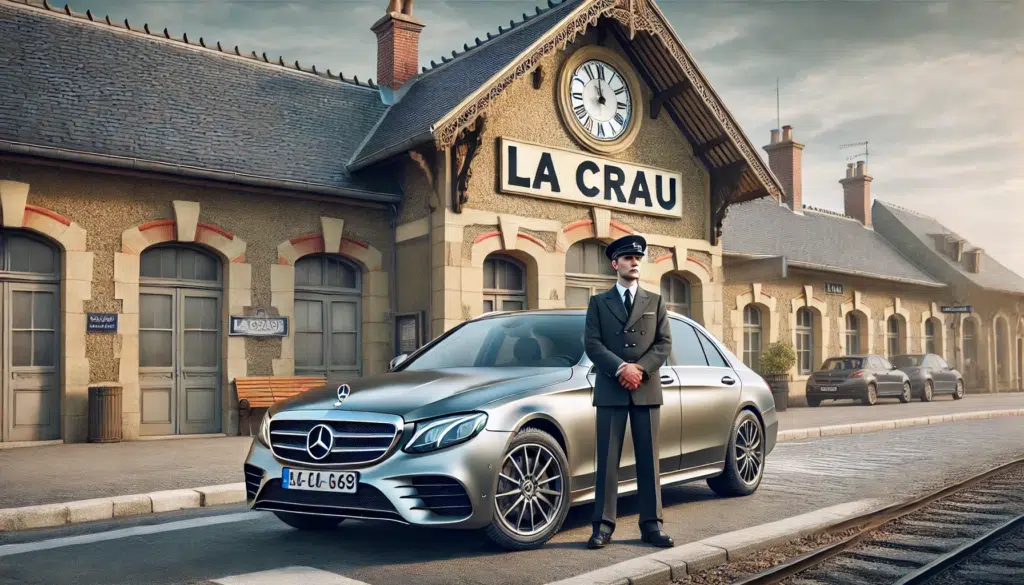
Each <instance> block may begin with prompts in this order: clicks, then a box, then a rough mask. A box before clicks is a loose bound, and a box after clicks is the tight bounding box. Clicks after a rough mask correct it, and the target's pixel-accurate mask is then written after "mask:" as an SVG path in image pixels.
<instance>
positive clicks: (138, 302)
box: [0, 0, 1024, 444]
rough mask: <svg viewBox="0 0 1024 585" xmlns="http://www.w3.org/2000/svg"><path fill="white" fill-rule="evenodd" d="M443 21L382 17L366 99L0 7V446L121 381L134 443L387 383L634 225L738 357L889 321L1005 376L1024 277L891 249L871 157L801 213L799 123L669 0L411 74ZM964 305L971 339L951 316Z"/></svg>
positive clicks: (564, 294) (65, 420)
mask: <svg viewBox="0 0 1024 585" xmlns="http://www.w3.org/2000/svg"><path fill="white" fill-rule="evenodd" d="M401 4H402V3H398V5H401ZM382 5H383V2H382ZM382 7H383V6H382ZM428 25H429V23H423V22H421V21H420V20H418V19H417V17H416V15H415V14H413V13H412V10H411V9H408V10H406V9H402V10H400V11H397V12H390V13H386V14H384V15H383V17H382V18H381V19H380V20H379V21H378V22H377V23H375V24H374V26H373V27H372V32H373V34H375V35H376V37H377V41H378V60H377V61H378V62H377V76H378V82H379V85H378V84H376V83H374V82H373V80H366V81H360V80H359V79H358V78H357V77H347V76H345V75H344V74H343V73H335V72H332V71H331V70H326V71H323V70H320V69H318V68H316V67H310V66H302V65H300V64H299V63H298V62H295V63H288V62H286V61H285V60H284V59H283V58H278V59H276V60H275V59H272V58H268V56H267V55H266V54H262V55H260V54H259V53H257V52H256V51H252V52H249V51H245V50H241V49H240V48H238V47H235V48H233V49H232V48H229V47H225V46H221V45H220V44H219V43H216V42H214V41H207V40H205V39H198V40H197V39H194V38H189V37H188V36H187V35H184V34H183V35H182V36H181V37H180V38H179V37H176V36H175V35H172V34H170V33H169V32H167V31H165V32H164V33H156V32H155V31H156V30H158V27H150V26H149V25H146V26H140V25H139V24H138V23H128V22H127V21H124V22H119V21H118V20H117V19H116V18H113V19H112V18H106V19H100V18H98V17H96V16H95V15H93V14H92V13H86V14H81V13H77V12H74V11H73V10H71V9H70V8H67V9H64V8H62V9H56V8H53V7H50V6H49V5H44V4H43V3H41V2H39V3H36V2H34V1H29V2H27V3H26V2H22V1H20V0H19V1H17V2H15V1H12V0H0V51H3V52H4V54H9V55H13V58H12V59H11V60H9V64H10V66H9V67H5V68H4V70H3V71H0V97H2V99H3V100H4V103H8V104H15V107H14V108H5V109H3V110H0V203H2V216H0V220H2V227H0V245H2V250H3V254H2V259H3V264H2V265H0V287H2V293H3V296H2V299H3V302H2V305H0V307H2V314H3V319H2V323H3V327H4V334H3V337H2V339H3V342H2V343H0V349H2V351H0V353H2V356H3V361H2V366H3V368H2V369H3V372H4V376H3V383H2V384H0V390H2V401H0V415H2V416H0V419H2V425H0V441H3V442H5V443H24V444H34V443H38V442H40V441H66V442H79V441H84V440H85V439H86V436H87V415H88V395H89V388H90V387H95V386H119V387H121V388H122V390H123V398H122V399H123V402H122V421H123V422H122V431H123V436H124V437H125V438H126V439H137V438H144V437H158V436H196V435H204V434H222V433H224V434H236V433H239V432H247V430H246V428H245V423H244V422H240V411H239V404H238V397H237V394H236V389H235V385H234V384H235V382H236V381H237V380H239V379H242V378H248V377H291V376H300V375H316V376H324V377H328V378H330V379H333V380H342V381H343V380H345V379H346V378H352V377H359V376H368V375H374V374H378V373H382V372H385V371H386V370H387V368H388V363H389V361H390V360H391V359H392V358H394V357H396V356H397V355H399V354H401V353H407V352H409V351H412V350H415V349H416V348H418V347H420V346H422V345H423V344H424V343H426V342H428V341H429V340H430V339H432V338H434V337H436V336H438V335H440V334H442V333H444V332H445V331H447V330H449V329H451V328H452V327H454V326H456V325H458V324H459V323H461V322H463V321H465V320H466V319H468V318H471V317H475V316H477V315H480V314H482V313H484V312H487V311H495V310H515V309H548V308H561V307H567V306H569V307H572V306H582V305H585V304H586V302H587V299H588V298H589V296H590V295H591V294H593V293H595V292H599V291H601V290H604V289H606V288H608V287H610V286H611V285H612V283H613V282H614V279H613V277H612V276H611V275H610V274H609V269H608V267H607V263H606V261H605V260H604V256H603V246H604V245H606V244H607V243H608V242H610V241H611V240H612V239H614V238H617V237H619V236H621V235H624V234H630V233H641V234H643V235H644V236H645V237H646V238H647V240H648V243H649V245H650V248H649V251H648V260H647V262H646V265H645V267H644V270H643V273H642V274H643V283H642V285H643V286H645V287H648V288H651V289H654V290H659V291H661V293H662V294H663V296H664V297H665V298H666V300H667V301H668V303H669V308H670V309H672V310H674V311H677V312H679V313H683V314H686V315H689V316H691V317H693V318H694V319H696V320H697V321H699V322H701V323H702V324H704V326H705V327H707V328H708V329H709V330H710V331H711V332H712V333H713V334H715V335H716V336H719V337H720V338H721V339H723V340H725V341H726V343H727V344H728V345H729V346H730V347H731V348H733V350H734V351H735V353H736V354H737V355H742V356H745V357H748V358H749V359H750V360H751V363H754V362H756V359H757V355H758V352H759V351H760V348H762V347H763V346H764V345H765V344H766V343H767V342H769V341H775V340H782V339H793V340H807V339H809V340H810V341H807V342H806V343H804V341H800V343H803V344H804V345H807V346H808V347H809V349H807V350H806V351H804V352H803V355H805V357H804V358H803V359H804V362H802V363H803V364H811V366H809V367H813V366H814V365H816V364H817V363H820V361H822V359H823V358H825V357H827V356H829V355H834V354H836V353H841V352H842V351H844V350H845V349H846V347H847V346H846V341H847V339H851V340H853V339H856V340H857V341H856V343H858V344H859V345H858V347H859V348H862V349H861V350H862V351H876V352H878V353H883V354H884V353H886V352H885V351H884V349H885V348H887V347H888V345H887V344H889V343H890V338H889V336H887V329H886V328H887V327H888V323H889V322H890V317H891V318H892V319H893V320H895V321H896V322H898V325H899V328H898V330H894V331H895V332H894V335H893V336H892V337H893V339H894V341H892V343H894V344H895V345H893V346H892V347H893V348H898V349H899V350H900V351H919V350H921V349H922V348H934V350H935V351H936V352H937V353H942V354H943V355H946V356H955V355H956V351H957V349H956V348H957V347H964V346H965V344H967V346H970V347H971V348H976V349H971V350H970V351H971V352H973V353H970V355H972V356H974V355H977V356H978V357H977V359H979V360H983V359H986V356H988V355H989V354H991V356H994V357H993V359H995V360H997V362H996V363H998V364H999V365H998V367H997V368H996V370H994V372H995V371H997V372H998V373H999V374H1000V375H1002V374H1008V375H1009V378H1006V376H1003V377H1002V378H1000V377H999V376H996V378H995V379H997V380H1000V381H1008V382H1012V381H1013V380H1018V381H1019V377H1020V376H1019V374H1017V373H1016V372H1018V371H1019V364H1020V357H1019V352H1020V349H1019V348H1020V339H1019V337H1020V335H1021V333H1022V332H1024V320H1022V319H1021V314H1020V309H1019V307H1018V306H1017V305H1016V303H1017V301H1018V299H1019V298H1020V294H1018V292H1015V291H1017V289H1016V288H1014V287H1015V286H1017V285H1016V284H1014V285H1012V286H1010V287H1009V288H1007V287H1006V286H1004V285H1005V283H1002V284H1000V285H998V286H995V287H994V288H993V286H988V288H985V287H986V286H987V285H984V284H983V283H981V281H980V280H979V278H981V276H976V277H974V278H972V277H971V276H969V274H974V275H982V274H987V272H984V271H992V270H994V269H995V267H996V266H997V265H996V263H995V262H994V261H992V260H991V259H989V258H984V260H983V261H982V264H981V265H980V266H981V267H982V272H974V273H971V272H970V271H969V270H967V272H966V273H965V272H964V271H963V270H958V269H955V268H950V270H951V271H953V272H956V273H957V274H956V275H955V274H952V272H949V271H947V272H949V273H947V272H942V271H941V270H940V269H939V268H937V267H934V266H932V265H929V264H928V261H927V260H922V261H920V262H918V261H916V260H915V261H910V260H907V259H906V258H905V257H903V256H902V255H901V254H899V253H897V252H896V251H895V248H894V247H893V245H892V244H891V243H890V240H889V239H887V238H890V237H905V238H908V239H911V240H912V239H913V238H914V237H917V236H915V234H916V233H917V232H915V231H914V230H912V229H910V228H907V229H903V230H902V231H901V228H900V225H902V223H901V221H902V220H899V218H898V217H897V216H896V215H893V217H895V218H896V219H892V218H890V217H889V216H887V215H886V213H890V214H896V212H895V211H892V212H890V207H888V206H880V205H881V204H879V203H878V202H876V203H875V204H874V207H872V206H871V203H870V201H871V199H870V191H869V187H868V185H869V183H870V180H869V179H868V178H866V174H865V172H864V171H865V169H864V168H863V167H859V168H855V169H853V170H851V171H850V177H849V178H848V180H845V181H846V183H847V185H846V187H845V188H846V189H847V192H848V197H847V205H848V209H847V210H846V211H847V213H846V216H851V217H846V216H842V214H830V213H826V212H821V211H815V210H811V209H807V208H805V207H804V206H803V205H802V203H800V201H801V193H800V186H799V184H800V175H801V173H800V165H799V152H800V150H801V149H802V146H800V147H797V146H796V145H795V143H793V142H792V134H791V129H789V128H787V129H785V130H784V132H783V134H780V135H776V136H774V137H773V139H772V143H771V144H770V145H769V147H767V148H766V150H767V151H768V154H769V156H768V162H765V161H764V160H763V159H762V157H761V155H760V154H759V153H758V152H757V149H756V148H755V147H754V145H753V144H752V143H751V142H750V140H749V139H748V138H747V136H746V135H745V134H744V133H743V131H742V130H741V128H740V127H739V126H738V124H737V123H736V121H735V120H734V119H733V118H732V117H731V115H730V114H729V113H728V110H727V109H726V107H725V105H724V104H723V103H722V101H721V99H720V98H719V96H718V95H717V94H716V93H715V92H714V91H713V89H712V88H711V87H710V85H709V84H708V82H707V81H706V78H705V77H704V75H703V74H702V73H701V72H700V70H699V68H698V66H697V65H696V63H694V62H693V59H692V57H691V56H690V54H689V53H688V52H687V51H686V49H685V47H684V46H683V43H682V41H681V40H680V39H679V38H678V37H677V36H676V34H675V33H674V31H673V30H672V28H671V26H670V25H669V23H668V22H666V21H665V19H664V17H663V15H662V14H661V12H660V11H659V10H657V7H656V6H655V5H654V2H653V1H652V0H644V1H629V2H627V1H625V0H564V1H562V2H556V3H552V4H551V5H550V6H548V7H546V8H539V9H538V10H537V11H536V14H531V15H529V16H526V15H524V19H523V20H521V21H518V22H514V23H513V24H512V26H511V27H509V28H507V29H506V28H505V27H502V28H500V29H499V31H498V33H497V34H488V35H487V39H486V40H478V41H477V42H476V45H475V46H470V45H468V44H467V45H466V46H465V47H464V51H462V52H461V53H459V52H456V53H455V54H453V56H452V57H444V58H442V60H441V63H435V62H433V61H431V66H429V67H422V68H421V67H420V56H419V49H418V36H419V34H420V31H421V30H422V29H423V28H424V26H428ZM54 63H60V64H61V67H60V68H55V67H53V66H52V65H53V64H54ZM61 69H64V70H67V69H75V70H78V71H81V72H82V74H80V75H75V76H71V77H68V76H62V77H61V79H60V80H59V83H58V82H57V80H55V79H54V76H55V75H59V71H60V70H61ZM595 80H602V81H601V82H598V81H595ZM588 83H590V85H589V86H588V87H589V89H587V90H584V89H583V87H584V86H586V85H587V84H588ZM595 84H596V85H595ZM40 87H49V88H55V87H59V88H60V93H59V95H57V96H54V95H50V94H48V93H46V92H42V91H38V88H40ZM594 88H603V90H602V89H598V90H596V91H598V95H599V97H600V103H601V104H611V105H609V107H612V108H613V109H612V110H611V112H612V113H614V114H618V117H614V116H613V115H612V114H607V115H605V114H604V113H603V111H604V110H603V109H602V108H600V107H596V106H592V107H591V108H590V109H589V110H588V109H587V107H586V106H585V105H584V103H583V101H582V97H581V95H582V93H583V92H584V91H594V90H595V89H594ZM603 91H607V92H608V98H607V99H606V98H605V95H604V93H603ZM576 94H581V95H576ZM627 96H628V97H627ZM609 99H610V100H614V101H613V102H609V101H608V100H609ZM598 122H600V123H598ZM872 217H874V218H876V222H877V224H878V225H877V226H876V229H871V228H870V227H869V226H868V225H867V224H868V223H870V221H871V218H872ZM883 224H884V225H885V226H887V227H886V231H885V236H884V237H883V235H882V231H883V230H882V229H881V227H882V225H883ZM794 230H795V231H794ZM890 232H891V234H894V235H890ZM901 233H902V236H900V234H901ZM794 234H800V236H801V238H802V241H803V245H801V246H796V247H792V240H793V238H792V237H790V236H793V235H794ZM922 246H925V247H927V243H925V244H922ZM821 249H826V252H827V251H828V249H831V250H833V252H835V257H836V258H838V259H839V261H835V262H832V261H830V260H829V259H828V258H825V259H821V258H817V257H815V256H814V254H808V253H807V250H821ZM926 252H927V250H922V251H921V252H920V253H921V254H923V255H927V254H926ZM968 252H969V253H970V254H973V252H970V250H968ZM847 257H848V258H851V260H843V258H847ZM935 262H938V260H935ZM1004 270H1005V269H1004ZM1010 274H1012V273H1010ZM957 275H959V276H957ZM1004 276H1005V277H1006V278H1009V276H1006V275H1004ZM1014 276H1015V275H1014ZM954 277H956V278H954ZM957 278H959V280H957ZM972 287H974V288H972ZM1020 290H1022V291H1024V287H1021V288H1020ZM951 291H952V292H951ZM958 295H959V296H958ZM964 299H967V300H969V301H970V302H973V303H974V304H975V305H977V307H978V308H982V307H984V309H983V310H984V313H983V314H982V315H980V316H979V317H980V320H979V321H978V323H977V327H978V328H977V329H976V330H975V331H976V333H971V332H969V335H968V336H967V337H966V339H965V338H964V335H963V331H964V327H963V326H960V327H959V328H951V327H950V324H951V322H950V318H949V317H948V316H947V315H944V314H943V313H941V311H940V306H944V305H945V304H949V303H952V302H961V301H963V300H964ZM974 299H977V300H974ZM750 308H756V309H757V312H758V319H759V321H758V323H759V325H758V327H761V329H760V330H758V331H759V333H758V332H757V331H755V329H756V328H755V327H754V326H753V325H752V324H751V323H748V322H747V321H748V320H749V319H748V317H750V318H751V319H752V318H753V317H751V315H753V314H754V312H753V311H751V310H749V309H750ZM848 315H854V316H855V320H854V321H851V323H855V325H856V327H855V328H854V329H852V330H850V331H847V327H846V324H847V320H846V319H847V316H848ZM808 316H809V317H808ZM971 318H973V317H968V318H967V319H968V320H969V319H971ZM957 323H959V321H957ZM985 327H991V328H994V329H993V331H1002V332H1003V333H1001V334H999V335H995V334H993V336H992V341H985V339H986V338H985V337H984V336H985V331H986V330H985ZM808 332H809V333H808ZM754 333H757V335H754ZM808 335H809V337H808ZM975 336H977V337H975ZM755 338H756V339H757V343H758V346H757V348H755V347H754V340H755ZM975 340H977V341H975ZM1008 340H1009V341H1008ZM1013 340H1016V342H1015V343H1017V345H1016V346H1014V345H1013V343H1014V341H1013ZM971 343H974V345H970V344H971ZM958 344H959V345H958ZM993 348H995V349H993ZM1015 348H1016V349H1015ZM1014 351H1016V352H1018V353H1016V354H1014V353H1013V352H1014ZM950 352H953V353H952V354H951V353H950ZM1010 364H1016V365H1010ZM806 369H807V368H801V367H799V366H798V367H797V368H794V372H792V374H793V377H794V379H797V380H799V379H800V377H801V376H805V375H806ZM1004 387H1008V386H1002V385H999V384H996V385H995V386H993V385H992V384H989V386H988V388H989V389H1003V388H1004Z"/></svg>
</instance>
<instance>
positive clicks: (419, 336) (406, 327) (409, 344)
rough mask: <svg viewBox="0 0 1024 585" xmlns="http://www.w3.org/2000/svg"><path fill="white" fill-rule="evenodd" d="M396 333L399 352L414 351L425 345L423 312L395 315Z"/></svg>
mask: <svg viewBox="0 0 1024 585" xmlns="http://www.w3.org/2000/svg"><path fill="white" fill-rule="evenodd" d="M395 334H396V338H397V339H398V354H399V355H401V354H403V353H412V352H414V351H416V350H417V349H419V348H420V346H421V345H423V322H422V313H402V314H399V315H395Z"/></svg>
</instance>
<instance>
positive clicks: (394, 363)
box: [389, 353, 409, 372]
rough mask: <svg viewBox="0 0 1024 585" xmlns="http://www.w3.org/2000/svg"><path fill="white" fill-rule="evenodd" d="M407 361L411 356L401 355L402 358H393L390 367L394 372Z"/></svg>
mask: <svg viewBox="0 0 1024 585" xmlns="http://www.w3.org/2000/svg"><path fill="white" fill-rule="evenodd" d="M407 359H409V354H407V353H403V354H402V355H400V356H398V357H396V358H393V359H392V360H391V365H390V366H389V367H390V369H391V371H392V372H393V371H395V368H397V367H398V366H399V365H401V363H402V362H404V361H405V360H407Z"/></svg>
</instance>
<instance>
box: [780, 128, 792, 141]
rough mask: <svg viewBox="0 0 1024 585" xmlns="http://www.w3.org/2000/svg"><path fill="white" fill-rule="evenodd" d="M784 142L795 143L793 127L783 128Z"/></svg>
mask: <svg viewBox="0 0 1024 585" xmlns="http://www.w3.org/2000/svg"><path fill="white" fill-rule="evenodd" d="M782 141H783V142H792V141H793V127H792V126H790V125H789V124H786V125H785V126H783V127H782Z"/></svg>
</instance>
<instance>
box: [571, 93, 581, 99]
mask: <svg viewBox="0 0 1024 585" xmlns="http://www.w3.org/2000/svg"><path fill="white" fill-rule="evenodd" d="M572 99H574V100H582V99H583V94H582V93H580V92H578V91H574V92H573V93H572Z"/></svg>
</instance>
